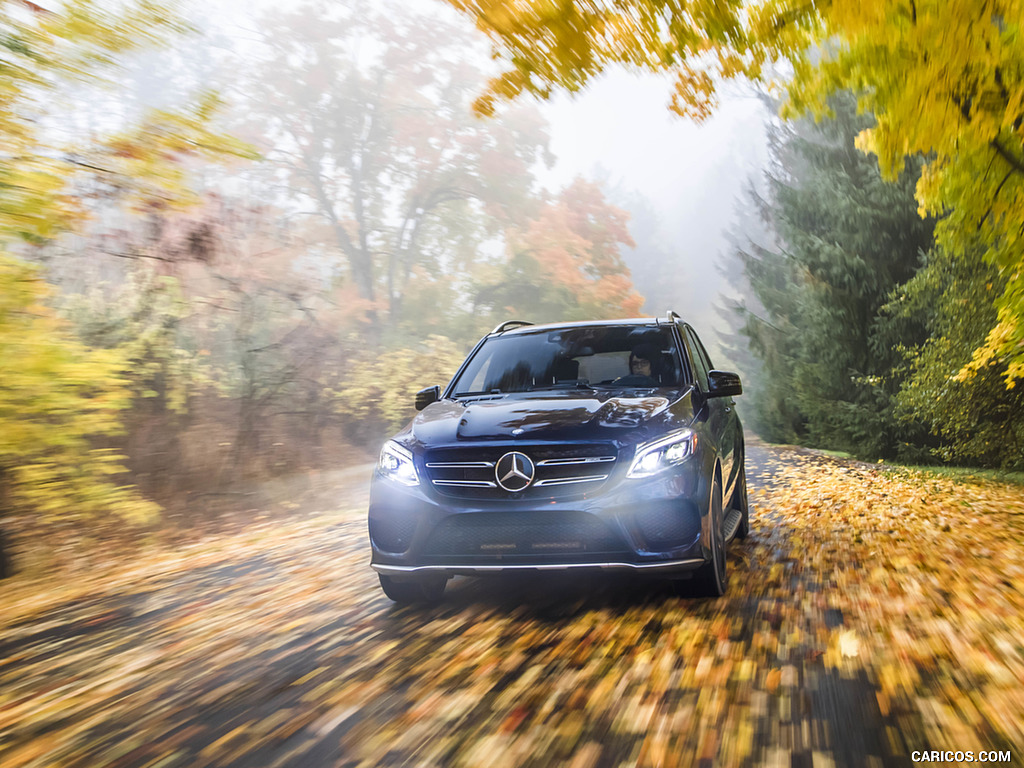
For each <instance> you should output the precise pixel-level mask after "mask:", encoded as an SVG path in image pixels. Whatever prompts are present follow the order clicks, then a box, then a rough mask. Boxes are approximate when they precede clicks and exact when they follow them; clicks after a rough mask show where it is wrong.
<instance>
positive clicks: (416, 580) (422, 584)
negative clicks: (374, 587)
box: [377, 573, 448, 604]
mask: <svg viewBox="0 0 1024 768" xmlns="http://www.w3.org/2000/svg"><path fill="white" fill-rule="evenodd" d="M377 576H378V578H379V579H380V588H381V589H383V590H384V594H385V595H387V596H388V597H389V598H391V599H392V600H394V601H395V602H396V603H402V604H407V603H436V602H439V601H440V600H441V598H442V597H443V596H444V587H445V584H447V583H448V577H447V576H445V575H444V574H435V573H430V574H417V575H415V576H411V577H408V578H403V579H396V578H394V577H393V576H386V575H384V574H383V573H378V574H377Z"/></svg>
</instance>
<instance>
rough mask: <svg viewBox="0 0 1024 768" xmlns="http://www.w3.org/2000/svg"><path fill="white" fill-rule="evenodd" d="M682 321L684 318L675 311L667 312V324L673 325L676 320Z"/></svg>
mask: <svg viewBox="0 0 1024 768" xmlns="http://www.w3.org/2000/svg"><path fill="white" fill-rule="evenodd" d="M682 319H683V318H681V317H680V316H679V315H678V314H677V313H676V312H675V311H673V310H671V309H670V310H668V311H667V312H665V322H667V323H673V322H675V321H676V320H682Z"/></svg>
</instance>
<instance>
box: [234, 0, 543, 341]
mask: <svg viewBox="0 0 1024 768" xmlns="http://www.w3.org/2000/svg"><path fill="white" fill-rule="evenodd" d="M263 25H264V27H265V28H266V29H268V30H272V32H271V33H269V34H267V35H266V36H265V38H264V41H263V43H264V51H265V55H264V59H263V61H262V63H261V65H260V66H259V67H258V68H256V69H255V70H254V73H253V74H254V76H253V78H252V80H251V85H250V93H251V94H252V101H251V104H250V106H249V107H248V109H247V114H248V116H249V123H250V124H251V125H254V126H258V128H259V135H260V136H261V142H262V143H263V145H264V146H265V147H266V148H267V154H268V157H269V158H271V159H272V160H273V161H274V162H275V163H276V164H277V167H278V168H279V169H280V174H281V179H282V180H283V181H284V182H285V184H286V186H287V189H288V191H289V194H290V195H291V196H293V198H294V199H296V200H300V201H302V202H301V203H299V204H300V205H303V207H302V209H301V210H302V211H303V212H305V213H312V214H313V215H314V216H315V217H316V218H317V219H318V220H319V221H321V222H322V223H323V225H324V226H325V228H326V232H325V234H326V235H327V237H328V238H329V242H330V243H331V244H332V245H333V247H334V249H335V252H336V253H337V254H338V255H339V256H340V260H341V262H342V263H343V264H344V265H345V267H346V270H347V278H348V280H349V281H350V282H351V284H352V285H354V286H355V287H356V288H357V290H358V293H359V296H360V297H361V298H362V299H363V300H365V301H367V302H369V303H370V310H369V311H371V312H377V313H383V314H380V315H379V318H380V319H381V320H384V319H390V320H391V321H392V322H397V321H398V320H399V319H400V318H401V316H402V314H403V301H404V299H405V298H406V296H407V295H409V293H410V290H409V289H410V287H411V286H412V285H413V284H414V283H415V282H416V281H417V278H418V276H419V275H420V274H422V273H424V272H426V273H430V274H443V275H446V276H447V277H446V280H445V283H446V284H447V285H448V286H450V287H452V289H453V290H454V289H456V288H458V287H459V286H460V285H465V278H466V276H468V274H469V269H468V266H469V265H470V264H471V263H472V262H473V261H474V260H475V259H476V258H477V257H478V255H479V248H480V245H481V243H482V242H483V241H485V240H487V239H488V238H491V237H494V236H496V235H497V234H498V233H500V231H501V228H502V223H503V222H507V221H508V220H509V218H510V217H511V215H512V214H511V211H513V210H515V211H517V212H518V211H520V210H522V209H524V208H529V206H530V204H531V203H530V200H531V194H530V193H531V190H530V187H531V184H532V181H533V179H532V175H531V172H530V169H531V167H532V166H533V165H534V164H535V163H536V162H538V161H539V160H542V159H543V158H544V157H545V151H546V149H545V146H546V138H545V136H544V131H543V127H542V123H541V122H540V120H539V118H538V116H537V114H536V113H535V111H533V110H530V109H521V110H517V111H516V112H514V113H513V114H510V115H508V116H507V117H506V118H505V119H503V120H501V121H489V122H481V121H479V120H476V119H474V117H473V116H472V114H471V111H470V109H469V106H470V103H471V102H472V98H473V96H474V95H475V93H476V92H477V91H478V90H479V88H480V87H481V85H482V82H481V80H480V78H479V75H478V67H477V64H476V63H475V62H474V61H473V58H472V49H473V43H472V41H471V39H470V38H469V36H468V35H467V34H466V31H465V29H464V28H462V27H460V26H458V25H457V24H453V23H450V22H446V21H444V20H443V19H438V18H436V17H431V18H429V19H427V18H425V17H420V16H418V15H414V14H413V15H411V14H409V13H408V11H407V10H404V11H402V13H397V12H395V10H394V9H393V8H388V7H380V8H376V9H374V10H372V11H371V10H369V9H367V8H361V9H345V8H339V7H337V6H333V7H327V6H325V5H322V4H319V5H318V4H312V5H306V6H302V7H299V8H295V9H289V10H288V11H283V12H275V13H273V14H271V15H269V16H268V17H266V18H265V19H264V22H263ZM460 280H461V283H460ZM436 287H437V288H438V289H440V288H441V286H436ZM438 299H439V300H440V302H441V304H442V305H444V304H446V303H447V304H451V303H452V302H453V301H455V300H456V296H455V295H454V294H449V295H447V296H443V295H436V296H435V301H436V300H438Z"/></svg>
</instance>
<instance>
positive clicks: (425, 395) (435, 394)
mask: <svg viewBox="0 0 1024 768" xmlns="http://www.w3.org/2000/svg"><path fill="white" fill-rule="evenodd" d="M440 399H441V388H440V387H439V386H437V385H436V384H435V385H434V386H432V387H427V388H426V389H421V390H420V391H419V392H417V393H416V410H417V411H422V410H423V409H424V408H426V407H427V406H428V405H430V404H431V403H436V402H437V401H438V400H440Z"/></svg>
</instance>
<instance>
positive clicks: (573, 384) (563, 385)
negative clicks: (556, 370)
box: [529, 379, 594, 392]
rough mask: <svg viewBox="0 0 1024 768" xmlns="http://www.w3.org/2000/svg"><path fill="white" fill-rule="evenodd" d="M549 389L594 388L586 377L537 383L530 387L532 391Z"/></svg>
mask: <svg viewBox="0 0 1024 768" xmlns="http://www.w3.org/2000/svg"><path fill="white" fill-rule="evenodd" d="M547 389H589V390H593V389H594V387H593V386H591V384H590V382H589V381H587V380H586V379H579V380H577V381H561V382H558V383H557V384H537V385H535V386H532V387H530V389H529V391H530V392H543V391H544V390H547Z"/></svg>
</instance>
